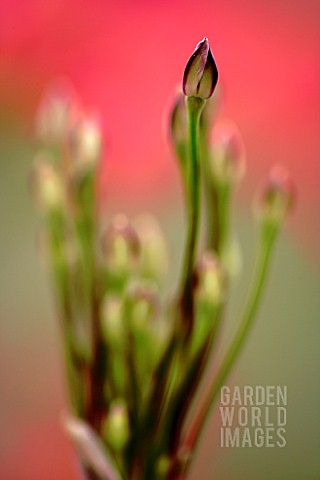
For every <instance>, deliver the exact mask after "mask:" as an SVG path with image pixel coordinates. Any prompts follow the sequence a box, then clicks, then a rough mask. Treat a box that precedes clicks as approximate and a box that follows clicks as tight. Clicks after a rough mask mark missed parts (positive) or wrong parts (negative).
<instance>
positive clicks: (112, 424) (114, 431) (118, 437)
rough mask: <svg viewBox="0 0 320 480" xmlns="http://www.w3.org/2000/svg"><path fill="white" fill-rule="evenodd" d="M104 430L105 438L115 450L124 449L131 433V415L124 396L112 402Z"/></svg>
mask: <svg viewBox="0 0 320 480" xmlns="http://www.w3.org/2000/svg"><path fill="white" fill-rule="evenodd" d="M103 432H104V437H105V439H106V440H107V442H108V443H109V444H110V445H111V446H112V447H113V448H114V449H115V450H122V449H123V447H124V446H125V444H126V443H127V441H128V439H129V435H130V427H129V415H128V409H127V405H126V403H125V401H124V400H123V399H122V398H118V399H116V400H114V401H113V402H112V403H111V405H110V408H109V412H108V416H107V418H106V421H105V424H104V427H103Z"/></svg>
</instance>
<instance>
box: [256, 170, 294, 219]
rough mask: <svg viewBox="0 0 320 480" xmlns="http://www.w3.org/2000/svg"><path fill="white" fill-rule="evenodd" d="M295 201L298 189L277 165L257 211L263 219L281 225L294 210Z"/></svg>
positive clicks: (257, 204) (266, 185) (257, 202)
mask: <svg viewBox="0 0 320 480" xmlns="http://www.w3.org/2000/svg"><path fill="white" fill-rule="evenodd" d="M295 200H296V188H295V185H294V183H293V180H292V178H291V177H290V175H289V173H288V172H287V171H286V170H285V169H284V168H283V167H281V166H278V165H277V166H275V167H274V168H273V169H272V170H271V172H270V174H269V178H268V180H267V182H266V184H265V186H264V188H263V189H262V191H261V192H260V194H259V196H258V198H257V201H256V205H255V207H256V208H255V209H256V212H257V214H258V216H259V217H260V218H261V219H263V220H266V221H271V222H275V223H280V222H281V221H282V220H283V219H284V217H286V216H287V214H288V213H289V212H290V211H291V210H292V208H293V206H294V204H295Z"/></svg>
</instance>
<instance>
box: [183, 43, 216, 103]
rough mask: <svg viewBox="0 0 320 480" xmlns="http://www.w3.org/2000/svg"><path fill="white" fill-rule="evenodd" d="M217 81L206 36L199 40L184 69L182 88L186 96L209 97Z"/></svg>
mask: <svg viewBox="0 0 320 480" xmlns="http://www.w3.org/2000/svg"><path fill="white" fill-rule="evenodd" d="M217 81H218V70H217V66H216V64H215V61H214V58H213V56H212V53H211V50H210V46H209V41H208V39H207V38H204V39H203V40H201V42H199V43H198V45H197V46H196V48H195V51H194V52H193V54H192V55H191V57H190V59H189V61H188V63H187V66H186V68H185V71H184V76H183V82H182V89H183V93H184V94H185V95H186V96H187V97H198V98H201V99H203V100H206V99H207V98H209V97H211V95H212V94H213V91H214V89H215V86H216V84H217Z"/></svg>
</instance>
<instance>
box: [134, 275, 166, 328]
mask: <svg viewBox="0 0 320 480" xmlns="http://www.w3.org/2000/svg"><path fill="white" fill-rule="evenodd" d="M126 299H127V319H128V321H129V324H130V329H131V330H132V331H133V332H134V333H137V334H143V333H146V332H150V330H151V328H150V327H151V324H152V321H153V319H154V318H155V316H156V314H157V312H158V310H159V297H158V292H157V289H156V287H155V285H154V284H153V283H152V282H147V281H144V282H143V281H133V282H132V283H131V284H129V286H128V289H127V291H126Z"/></svg>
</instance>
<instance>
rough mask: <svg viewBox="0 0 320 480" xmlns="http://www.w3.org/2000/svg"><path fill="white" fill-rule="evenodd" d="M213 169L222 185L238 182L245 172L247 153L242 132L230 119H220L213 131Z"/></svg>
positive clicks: (217, 180) (215, 176)
mask: <svg viewBox="0 0 320 480" xmlns="http://www.w3.org/2000/svg"><path fill="white" fill-rule="evenodd" d="M211 144H212V156H211V162H210V163H211V170H212V174H213V176H214V179H215V181H216V182H217V183H218V184H220V185H234V184H235V183H238V182H239V181H240V179H241V178H242V177H243V175H244V172H245V154H244V147H243V143H242V140H241V136H240V133H239V131H238V129H237V127H236V125H235V124H234V123H233V122H231V121H230V120H224V121H219V122H217V123H216V125H215V126H214V128H213V131H212V138H211Z"/></svg>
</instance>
